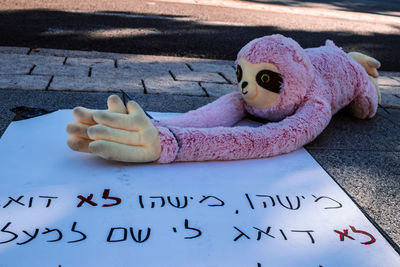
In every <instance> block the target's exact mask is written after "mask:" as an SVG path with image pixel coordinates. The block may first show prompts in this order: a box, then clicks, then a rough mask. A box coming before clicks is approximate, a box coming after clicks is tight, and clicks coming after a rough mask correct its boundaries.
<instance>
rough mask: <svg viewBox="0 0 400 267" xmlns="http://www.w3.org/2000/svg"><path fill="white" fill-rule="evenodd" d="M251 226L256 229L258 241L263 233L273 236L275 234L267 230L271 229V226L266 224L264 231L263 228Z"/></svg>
mask: <svg viewBox="0 0 400 267" xmlns="http://www.w3.org/2000/svg"><path fill="white" fill-rule="evenodd" d="M253 228H254V229H256V230H257V231H258V233H257V240H258V241H259V240H260V239H261V236H262V234H265V235H267V236H269V237H272V238H275V236H273V235H270V234H269V231H270V230H271V226H268V227H267V230H266V231H265V232H264V231H263V230H261V229H259V228H257V227H253Z"/></svg>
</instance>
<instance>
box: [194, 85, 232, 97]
mask: <svg viewBox="0 0 400 267" xmlns="http://www.w3.org/2000/svg"><path fill="white" fill-rule="evenodd" d="M200 84H201V86H202V87H203V88H204V89H205V90H206V91H207V93H208V95H209V96H215V97H219V96H223V95H226V94H229V93H232V92H235V91H237V90H238V89H237V85H234V84H218V83H200Z"/></svg>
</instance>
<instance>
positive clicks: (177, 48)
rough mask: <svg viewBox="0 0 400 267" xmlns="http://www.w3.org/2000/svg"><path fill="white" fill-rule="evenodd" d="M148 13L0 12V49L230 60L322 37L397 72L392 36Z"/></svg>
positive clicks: (399, 39) (399, 54) (398, 38)
mask: <svg viewBox="0 0 400 267" xmlns="http://www.w3.org/2000/svg"><path fill="white" fill-rule="evenodd" d="M146 15H148V14H140V13H126V12H125V13H123V14H120V13H118V15H117V14H114V13H111V14H106V13H105V12H101V13H97V14H96V13H82V12H63V11H54V10H17V11H3V12H0V35H1V36H4V38H1V39H0V45H1V46H25V47H30V48H38V47H42V48H59V49H69V50H97V51H102V52H118V53H132V54H149V55H170V56H187V57H199V58H211V59H229V60H234V59H235V58H236V54H237V52H238V50H239V49H240V48H241V47H242V46H243V45H245V44H246V43H247V42H249V41H250V40H252V39H254V38H257V37H261V36H264V35H269V34H275V33H280V34H283V35H285V36H288V37H291V38H293V39H295V40H296V41H297V42H299V44H300V45H301V46H302V47H305V48H307V47H315V46H321V45H323V44H324V43H325V40H326V39H331V40H334V42H335V43H336V44H337V45H338V46H340V47H342V48H343V49H344V50H345V51H360V52H362V53H366V54H368V55H370V56H373V57H375V58H377V59H379V60H380V61H381V62H382V70H387V71H400V64H399V62H398V60H397V59H398V58H400V50H399V49H398V48H397V47H396V46H395V45H394V44H396V43H397V44H399V43H400V35H397V34H379V33H375V34H371V35H363V34H357V33H354V32H340V31H321V32H307V31H301V30H284V29H281V28H277V27H271V26H241V25H228V24H226V25H225V24H224V25H213V24H208V23H207V24H202V23H201V22H196V21H188V20H185V19H184V18H182V17H175V16H163V17H160V16H159V17H154V16H148V17H146Z"/></svg>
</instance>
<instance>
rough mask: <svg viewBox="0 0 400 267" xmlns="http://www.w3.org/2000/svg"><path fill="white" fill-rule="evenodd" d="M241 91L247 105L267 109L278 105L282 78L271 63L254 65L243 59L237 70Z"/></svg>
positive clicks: (239, 62) (240, 60)
mask: <svg viewBox="0 0 400 267" xmlns="http://www.w3.org/2000/svg"><path fill="white" fill-rule="evenodd" d="M236 76H237V81H238V86H239V89H240V91H241V93H242V96H243V99H244V100H245V101H246V103H247V104H249V105H250V106H253V107H255V108H260V109H265V108H270V107H273V106H275V105H276V103H277V101H278V98H279V93H280V90H281V84H282V77H281V75H280V73H279V71H278V69H277V68H276V67H275V66H274V65H273V64H270V63H257V64H252V63H250V62H248V61H247V60H246V59H244V58H241V59H239V61H238V64H237V68H236Z"/></svg>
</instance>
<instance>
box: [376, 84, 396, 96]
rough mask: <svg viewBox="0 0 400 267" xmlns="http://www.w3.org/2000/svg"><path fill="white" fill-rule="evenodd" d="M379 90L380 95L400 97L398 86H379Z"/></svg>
mask: <svg viewBox="0 0 400 267" xmlns="http://www.w3.org/2000/svg"><path fill="white" fill-rule="evenodd" d="M379 90H380V91H381V93H382V94H392V95H395V94H399V95H400V86H398V87H392V86H379Z"/></svg>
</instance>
